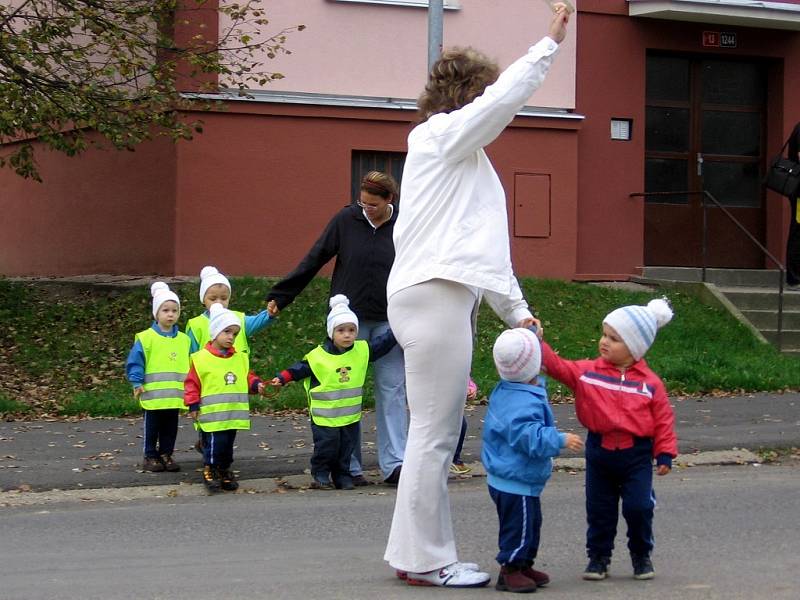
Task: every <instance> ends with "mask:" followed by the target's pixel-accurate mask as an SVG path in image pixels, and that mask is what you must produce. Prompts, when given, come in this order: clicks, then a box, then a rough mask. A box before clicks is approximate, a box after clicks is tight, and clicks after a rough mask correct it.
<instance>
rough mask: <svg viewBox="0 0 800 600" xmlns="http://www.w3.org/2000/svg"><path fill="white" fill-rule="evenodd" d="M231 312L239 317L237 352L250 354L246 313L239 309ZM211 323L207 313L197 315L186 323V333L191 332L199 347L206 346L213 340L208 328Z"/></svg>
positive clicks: (235, 343)
mask: <svg viewBox="0 0 800 600" xmlns="http://www.w3.org/2000/svg"><path fill="white" fill-rule="evenodd" d="M231 312H232V313H233V314H235V315H236V317H237V318H238V319H239V326H240V327H239V333H237V334H236V339H235V340H233V347H234V348H236V352H241V353H242V354H248V353H249V352H250V344H248V343H247V335H245V331H244V313H243V312H239V311H238V310H232V311H231ZM210 323H211V321H210V320H209V318H208V315H206V314H202V315H197V316H196V317H193V318H191V319H189V322H188V323H186V333H187V334H188V333H189V332H191V334H192V335H193V336H194V339H195V341H197V345H198V348H204V347H205V345H206V344H207V343H208V342H210V341H211V333H210V332H209V330H208V326H209V324H210Z"/></svg>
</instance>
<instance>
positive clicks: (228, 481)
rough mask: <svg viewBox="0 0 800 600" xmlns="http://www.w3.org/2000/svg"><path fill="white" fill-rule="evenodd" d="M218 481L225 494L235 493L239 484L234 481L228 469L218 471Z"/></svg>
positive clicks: (231, 472) (234, 478)
mask: <svg viewBox="0 0 800 600" xmlns="http://www.w3.org/2000/svg"><path fill="white" fill-rule="evenodd" d="M219 479H220V486H221V487H222V489H223V490H225V491H226V492H235V491H236V490H238V489H239V482H238V481H236V477H235V476H234V474H233V471H231V470H230V469H220V471H219Z"/></svg>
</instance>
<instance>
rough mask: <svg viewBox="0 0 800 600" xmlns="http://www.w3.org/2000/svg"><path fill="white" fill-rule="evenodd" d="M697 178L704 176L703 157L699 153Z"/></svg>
mask: <svg viewBox="0 0 800 600" xmlns="http://www.w3.org/2000/svg"><path fill="white" fill-rule="evenodd" d="M697 176H698V177H702V176H703V155H702V154H700V153H699V152H698V153H697Z"/></svg>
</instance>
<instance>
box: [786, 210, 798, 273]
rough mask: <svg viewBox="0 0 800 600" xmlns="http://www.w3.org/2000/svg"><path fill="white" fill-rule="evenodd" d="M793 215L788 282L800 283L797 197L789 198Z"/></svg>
mask: <svg viewBox="0 0 800 600" xmlns="http://www.w3.org/2000/svg"><path fill="white" fill-rule="evenodd" d="M789 206H791V211H792V215H791V218H790V219H789V237H788V238H787V240H786V283H788V284H789V285H797V284H800V223H798V222H797V198H790V199H789Z"/></svg>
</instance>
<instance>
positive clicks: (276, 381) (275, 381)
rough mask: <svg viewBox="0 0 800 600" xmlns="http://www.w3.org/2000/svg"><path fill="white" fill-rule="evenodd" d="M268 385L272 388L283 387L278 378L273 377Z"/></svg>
mask: <svg viewBox="0 0 800 600" xmlns="http://www.w3.org/2000/svg"><path fill="white" fill-rule="evenodd" d="M269 385H271V386H273V387H283V382H282V381H281V378H280V377H273V378H272V379H270V381H269Z"/></svg>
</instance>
